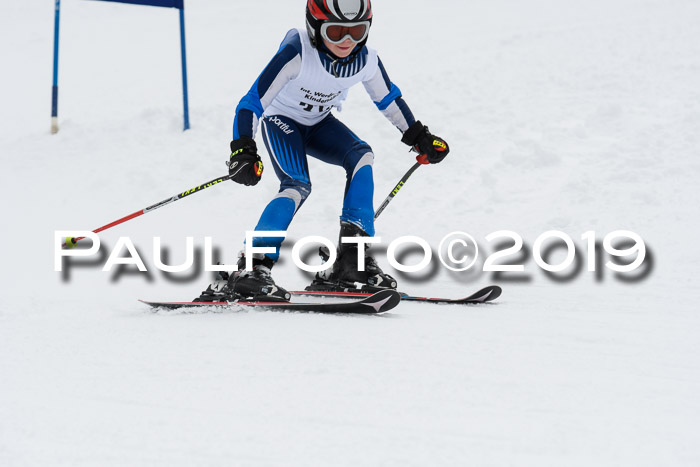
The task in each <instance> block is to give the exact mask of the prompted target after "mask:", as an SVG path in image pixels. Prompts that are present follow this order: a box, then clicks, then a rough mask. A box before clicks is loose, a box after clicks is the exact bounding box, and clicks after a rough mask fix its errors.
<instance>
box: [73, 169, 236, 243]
mask: <svg viewBox="0 0 700 467" xmlns="http://www.w3.org/2000/svg"><path fill="white" fill-rule="evenodd" d="M230 179H231V175H226V176H223V177H219V178H215V179H214V180H210V181H208V182H206V183H203V184H201V185H199V186H196V187H194V188H191V189H189V190H187V191H185V192H182V193H180V194H177V195H175V196H172V197H170V198H167V199H164V200H163V201H161V202H159V203H156V204H154V205H152V206H149V207H147V208H144V209H141V210H140V211H136V212H135V213H133V214H129V215H128V216H125V217H122V218H121V219H117V220H116V221H114V222H110V223H109V224H107V225H103V226H102V227H99V228H97V229H95V230H93V231H92V232H93V233H99V232H102V231H103V230H107V229H111V228H112V227H114V226H115V225H119V224H123V223H124V222H126V221H130V220H131V219H134V218H136V217H139V216H142V215H143V214H146V213H149V212H151V211H155V210H156V209H158V208H162V207H163V206H166V205H168V204H170V203H174V202H175V201H178V200H181V199H182V198H185V197H187V196H190V195H193V194H195V193H199V192H200V191H202V190H206V189H207V188H209V187H212V186H214V185H218V184H219V183H221V182H224V181H226V180H230ZM84 238H85V237H78V238H73V237H69V238H66V242H65V243H63V245H62V248H65V247H66V246H68V248H73V247H74V246H75V244H76V243H78V242H79V241H80V240H82V239H84Z"/></svg>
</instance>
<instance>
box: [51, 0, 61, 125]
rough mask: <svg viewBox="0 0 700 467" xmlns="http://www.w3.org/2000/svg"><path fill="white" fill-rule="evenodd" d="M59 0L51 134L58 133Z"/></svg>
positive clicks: (54, 42) (54, 49)
mask: <svg viewBox="0 0 700 467" xmlns="http://www.w3.org/2000/svg"><path fill="white" fill-rule="evenodd" d="M60 14H61V0H56V15H55V20H54V29H53V31H54V32H53V87H52V88H51V134H56V133H58V25H59V21H58V20H59V17H60Z"/></svg>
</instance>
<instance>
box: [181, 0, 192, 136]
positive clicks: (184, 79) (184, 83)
mask: <svg viewBox="0 0 700 467" xmlns="http://www.w3.org/2000/svg"><path fill="white" fill-rule="evenodd" d="M180 48H181V49H182V100H183V104H184V107H185V129H184V130H183V131H185V130H189V129H190V108H189V103H188V99H187V57H186V53H185V5H184V2H183V5H182V9H181V10H180Z"/></svg>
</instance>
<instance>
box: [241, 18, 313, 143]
mask: <svg viewBox="0 0 700 467" xmlns="http://www.w3.org/2000/svg"><path fill="white" fill-rule="evenodd" d="M301 50H302V49H301V39H300V38H299V33H298V32H297V31H296V30H291V31H289V32H288V33H287V36H286V37H285V38H284V40H283V41H282V44H280V48H279V50H278V51H277V53H276V54H275V56H274V57H272V60H270V63H268V64H267V66H266V67H265V69H264V70H263V71H262V73H260V76H258V79H257V80H255V83H253V86H252V87H251V88H250V91H248V94H246V95H245V96H243V99H241V100H240V102H239V103H238V107H236V118H235V119H234V121H233V139H238V138H240V137H241V136H248V137H250V138H255V134H256V133H257V130H258V121H259V119H260V117H262V115H263V112H264V111H265V109H266V108H267V106H269V105H270V103H271V102H272V101H273V100H274V98H275V96H277V94H279V92H280V91H281V90H282V88H284V86H285V85H286V84H287V83H288V82H289V81H290V80H292V79H294V78H296V77H297V76H298V75H299V72H300V71H301Z"/></svg>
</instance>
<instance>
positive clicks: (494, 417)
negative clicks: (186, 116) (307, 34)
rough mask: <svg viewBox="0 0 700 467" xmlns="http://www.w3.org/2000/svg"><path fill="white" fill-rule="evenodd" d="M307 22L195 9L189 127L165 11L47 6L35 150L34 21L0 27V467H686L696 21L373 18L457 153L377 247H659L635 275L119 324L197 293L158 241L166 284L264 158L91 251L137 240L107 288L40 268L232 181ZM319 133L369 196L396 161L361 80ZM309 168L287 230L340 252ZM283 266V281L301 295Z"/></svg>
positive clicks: (582, 4)
mask: <svg viewBox="0 0 700 467" xmlns="http://www.w3.org/2000/svg"><path fill="white" fill-rule="evenodd" d="M303 3H304V2H302V1H295V2H291V1H288V0H285V1H283V0H276V1H270V2H265V4H264V5H262V4H261V3H260V2H231V1H224V0H208V1H206V2H187V15H186V16H187V18H186V19H187V41H188V45H187V46H188V60H189V69H188V71H189V80H190V103H191V120H192V129H191V130H190V131H188V132H184V133H183V132H182V131H181V127H182V117H181V112H182V106H181V87H180V86H181V82H180V75H179V72H180V71H179V66H180V64H179V47H178V42H177V40H178V38H177V36H178V23H177V14H176V12H175V11H173V10H163V9H159V8H151V7H138V6H131V5H120V4H111V3H103V2H82V1H77V0H67V1H64V2H63V5H62V23H61V61H60V83H59V84H60V102H59V118H60V127H61V130H60V132H59V134H57V135H55V136H51V135H50V134H49V131H48V130H49V111H50V105H49V104H50V84H51V63H52V46H53V9H52V7H51V2H38V1H22V2H18V1H15V2H5V4H4V5H3V12H4V14H3V15H2V17H0V48H1V51H2V58H3V73H2V74H0V93H2V99H1V102H2V103H3V105H2V108H3V111H2V113H1V114H0V148H1V150H2V169H1V171H0V177H1V179H0V181H1V182H2V185H1V186H2V188H3V195H4V197H3V200H2V212H3V216H2V217H3V225H4V226H5V228H4V230H5V235H6V237H5V244H4V245H5V248H4V249H3V253H2V255H3V256H2V258H3V265H4V267H3V268H2V269H1V270H0V283H1V284H2V293H1V294H0V465H3V466H23V465H41V466H45V465H52V466H63V465H66V466H67V465H70V466H75V465H99V466H108V465H129V466H140V465H168V466H175V465H183V466H185V465H187V466H189V465H227V466H230V465H235V466H268V465H269V466H273V465H274V466H277V465H285V466H294V465H299V466H308V465H335V466H357V465H372V466H380V465H381V466H412V465H415V466H425V465H445V466H447V465H449V466H452V465H479V466H506V465H517V466H542V465H556V466H561V465H567V466H579V465H580V466H591V465H596V466H622V465H624V466H659V465H665V466H666V465H673V466H696V465H700V447H699V445H698V441H697V440H698V432H700V396H699V395H700V371H699V370H700V368H699V367H700V345H699V342H700V338H699V333H700V318H699V317H698V312H697V309H696V308H697V307H696V306H693V301H694V300H696V299H697V297H698V291H699V287H698V281H697V279H696V274H697V271H698V266H700V261H699V258H700V255H699V254H698V253H699V252H698V248H697V231H698V230H697V229H698V224H699V219H700V216H699V214H700V212H699V210H698V202H697V198H698V197H697V177H698V175H699V174H700V159H699V158H698V149H697V148H698V145H700V131H699V130H700V87H699V86H698V84H697V83H699V82H700V29H699V28H698V24H699V20H700V4H699V3H698V2H696V1H693V0H663V1H657V0H587V1H583V0H556V1H555V0H519V1H514V0H489V1H485V0H472V1H468V2H456V1H454V0H452V1H447V0H433V1H431V2H429V3H428V2H420V1H416V0H404V1H399V0H384V1H379V0H377V1H375V2H374V12H375V24H374V26H373V29H372V34H371V37H370V42H371V44H372V45H374V46H375V47H377V48H378V49H379V50H380V54H381V57H382V59H383V61H384V62H385V64H386V66H387V69H388V71H389V73H390V76H391V77H392V78H393V81H394V82H396V83H397V84H398V85H399V86H400V88H401V89H402V91H403V93H404V96H405V98H406V100H407V102H408V103H409V105H410V106H411V107H412V109H413V111H414V112H415V114H416V115H417V117H418V118H419V119H421V120H422V121H423V122H425V123H427V124H428V125H429V126H430V128H431V129H432V130H433V131H434V132H435V133H437V134H439V135H441V136H443V137H444V138H445V139H446V140H447V141H448V142H449V143H450V145H451V148H452V154H451V155H450V157H449V158H448V159H446V160H445V162H444V163H442V164H440V165H438V166H430V167H422V168H421V169H420V170H419V171H418V172H416V173H415V174H414V176H413V177H412V178H411V180H410V181H409V182H408V183H407V185H406V186H405V188H404V189H403V190H402V191H401V193H400V194H399V195H398V196H397V197H396V199H395V200H394V201H393V202H392V204H391V205H390V206H389V208H388V209H387V211H386V212H385V213H384V214H382V217H381V218H380V219H379V220H378V222H377V229H378V234H379V235H381V236H382V237H383V238H384V239H385V245H386V244H387V243H388V242H389V241H391V240H393V239H396V238H398V237H400V236H402V235H417V236H421V237H423V238H425V239H427V240H428V241H429V242H430V244H431V245H432V246H433V247H437V245H438V244H439V242H440V240H441V239H442V238H443V237H444V236H445V235H446V234H448V233H450V232H453V231H456V230H463V231H466V232H469V233H470V234H472V235H473V236H475V237H476V238H477V239H478V241H479V243H480V245H481V246H482V247H484V248H485V250H486V251H489V248H490V247H491V245H489V244H488V242H486V241H485V240H484V237H485V236H486V235H488V234H489V233H491V232H494V231H497V230H502V229H509V230H514V231H516V232H518V233H520V234H521V235H522V236H523V238H524V239H525V242H526V244H527V245H528V246H530V247H531V246H532V244H533V242H534V240H535V239H536V238H537V236H538V235H539V234H541V233H543V232H545V231H548V230H552V229H556V230H561V231H564V232H566V233H568V234H569V235H571V236H572V238H573V239H574V240H575V241H576V243H577V244H578V245H580V246H584V242H583V241H582V240H581V235H582V234H583V233H584V232H587V231H591V230H592V231H595V232H596V234H597V237H598V238H599V239H602V237H603V236H604V235H605V234H607V233H608V232H611V231H614V230H619V229H627V230H632V231H634V232H636V233H638V234H639V235H641V236H642V237H643V238H644V240H645V241H646V243H647V244H648V246H649V248H650V250H651V252H652V253H653V258H652V259H653V262H651V263H650V262H648V263H647V264H648V265H649V264H653V267H651V268H650V269H649V270H650V273H649V274H648V276H647V277H646V279H645V280H640V281H635V282H631V283H629V282H623V281H621V280H620V279H619V278H616V277H615V275H614V274H613V273H612V272H610V271H607V270H604V272H603V273H602V275H601V277H600V278H599V279H600V280H596V275H595V274H593V273H589V272H587V271H586V270H585V268H584V270H583V271H582V272H580V273H578V275H575V276H574V278H573V279H572V280H569V281H564V282H557V281H553V280H552V279H550V278H548V277H546V276H545V275H544V274H543V273H542V272H541V271H540V270H539V269H538V268H537V267H536V265H535V264H534V262H533V260H532V259H531V258H530V259H529V260H528V261H527V262H526V263H525V265H526V274H527V275H528V276H529V280H526V281H523V280H519V281H512V280H511V281H506V280H503V279H504V278H502V277H501V278H494V277H493V275H492V274H486V273H481V274H453V273H448V271H447V270H446V269H445V268H444V267H442V266H438V267H437V268H436V269H435V270H433V273H432V274H431V275H429V277H427V279H426V278H425V277H423V279H422V280H420V279H419V278H416V277H403V278H402V279H401V287H402V288H403V289H405V290H409V291H411V292H414V293H416V294H431V295H438V296H440V295H441V296H450V297H457V296H462V295H466V294H468V293H470V292H471V291H473V290H475V289H476V288H478V287H480V286H482V285H486V284H490V283H494V282H495V283H499V284H501V285H502V286H503V288H504V294H503V296H502V297H501V298H500V299H499V300H498V304H495V305H491V306H483V307H471V308H457V307H450V306H430V305H421V304H410V303H402V304H401V305H400V306H399V308H397V309H396V310H395V311H393V312H391V313H389V314H386V315H383V316H378V317H349V316H325V315H314V314H294V313H273V312H226V313H198V314H188V313H161V312H159V313H153V312H152V311H149V310H148V309H147V308H146V307H145V305H141V304H139V303H138V302H136V299H137V298H146V299H152V300H159V299H164V300H173V299H175V300H183V299H191V298H192V297H194V296H195V295H197V293H198V292H199V291H200V290H202V289H203V288H204V287H205V286H206V283H207V281H208V279H209V277H208V275H204V274H200V275H199V276H197V277H196V278H194V279H192V280H183V281H180V282H176V281H174V280H172V278H171V279H168V278H166V277H165V276H164V275H163V274H161V273H160V272H158V271H156V270H155V269H154V267H153V264H154V263H153V258H152V255H153V247H152V245H151V242H152V238H153V237H155V236H160V237H162V239H163V244H164V245H166V246H167V247H168V248H169V249H170V250H171V252H172V254H171V258H170V260H171V261H170V262H171V263H173V264H177V263H179V262H182V261H183V260H184V256H185V252H184V244H185V237H186V236H192V237H194V238H195V244H196V245H197V246H198V247H201V246H202V245H203V239H204V237H206V236H210V237H212V238H213V239H214V244H215V245H216V246H217V247H218V248H219V249H220V250H221V253H222V256H223V259H225V260H228V261H229V262H231V261H233V260H234V258H235V254H236V252H237V251H238V249H239V248H240V246H241V241H242V239H243V232H244V231H245V230H247V229H251V228H253V227H254V225H255V222H256V220H257V217H258V215H259V213H260V211H261V209H262V207H263V206H264V204H265V203H266V201H267V200H268V199H269V198H270V197H271V196H272V195H273V194H274V193H275V192H276V189H277V187H276V179H275V177H274V175H273V173H272V170H270V168H269V164H268V172H267V173H266V174H265V176H264V178H263V181H262V182H261V183H260V184H259V185H258V186H257V187H255V188H246V187H242V186H238V185H235V184H233V183H228V184H225V185H224V186H220V187H215V188H212V189H210V190H206V191H204V192H202V193H200V194H197V195H194V196H193V197H191V198H188V199H186V200H182V201H179V202H178V203H176V204H173V205H171V206H168V207H164V208H162V209H160V210H158V211H155V212H153V213H150V214H148V215H147V216H143V217H141V218H139V219H136V220H133V221H131V222H129V223H126V224H123V225H121V226H119V227H115V228H114V229H111V230H109V231H107V232H105V233H104V234H103V235H102V236H101V239H102V241H103V242H104V244H105V246H106V247H108V246H114V245H115V244H116V242H117V240H118V238H119V237H120V236H128V237H130V238H131V239H132V240H133V241H134V243H135V244H136V245H137V247H138V248H139V250H140V251H141V252H142V253H143V256H144V261H145V262H146V264H147V265H148V266H149V269H150V271H151V272H150V274H149V275H145V274H124V275H121V276H118V277H115V276H114V274H113V273H106V272H102V271H101V265H102V264H104V258H102V261H101V262H99V261H98V262H96V264H94V265H92V266H90V267H75V268H72V269H71V271H70V278H69V279H68V280H64V279H63V277H62V275H61V274H60V273H57V272H55V271H54V269H53V255H54V248H55V244H54V231H56V230H67V229H81V230H82V229H84V230H91V229H94V228H97V227H99V226H101V225H103V224H106V223H108V222H111V221H112V220H114V219H117V218H120V217H122V216H124V215H127V214H130V213H132V212H134V211H137V210H139V209H142V208H144V207H146V206H149V205H150V204H153V203H155V202H157V201H160V200H162V199H165V198H167V197H169V196H171V195H173V194H175V193H178V192H180V191H184V190H185V189H187V188H190V187H191V186H194V185H197V184H199V183H201V182H203V181H206V180H209V179H211V178H214V177H216V176H218V175H220V174H223V173H225V167H224V161H225V160H226V159H227V157H228V152H227V151H228V149H227V148H228V142H229V138H230V133H231V123H232V119H233V111H234V108H235V105H236V103H237V101H238V99H239V98H240V97H241V96H242V95H243V94H244V93H245V92H246V91H247V89H248V88H249V87H250V85H251V83H252V82H253V80H254V79H255V77H256V76H257V74H258V73H259V71H260V70H261V69H262V67H264V66H265V64H266V63H267V61H268V60H269V59H270V57H271V55H272V54H273V53H274V52H275V51H276V49H277V46H278V44H279V42H280V40H281V39H282V37H283V36H284V34H285V32H286V31H287V30H288V29H289V28H291V27H294V26H299V25H302V24H303ZM426 5H429V7H426ZM339 116H340V118H341V119H342V120H343V121H344V122H346V123H347V124H348V125H349V126H350V127H351V128H353V129H354V130H355V131H356V132H357V133H358V134H359V135H360V136H361V137H363V138H364V139H366V140H367V141H368V142H369V143H370V144H371V145H372V146H373V148H374V150H375V154H376V163H375V178H376V185H377V190H376V193H375V202H376V203H377V204H378V203H380V202H381V201H382V200H383V199H384V196H385V195H386V194H387V193H388V192H389V191H390V190H391V189H392V188H393V186H394V184H395V183H396V181H397V180H398V179H399V178H400V177H401V175H403V173H404V172H405V171H406V170H407V169H408V168H409V167H410V165H411V163H412V158H411V156H410V155H409V154H408V153H407V152H406V148H405V147H404V146H403V145H402V144H401V143H400V142H399V141H398V139H399V135H398V133H397V132H396V130H395V129H394V128H393V127H392V126H391V124H389V123H388V122H386V121H385V120H384V118H383V117H382V116H381V114H380V113H379V112H377V111H376V109H375V108H374V106H373V104H372V103H371V102H370V101H369V99H368V98H367V96H366V94H365V92H364V90H363V89H362V88H361V87H360V88H358V89H356V90H355V91H354V92H352V93H351V95H350V98H349V100H348V102H347V104H346V106H345V109H344V111H343V112H342V113H341V114H339ZM261 143H262V142H260V146H261V147H262V144H261ZM311 173H312V179H313V181H314V182H315V184H314V193H313V194H312V196H311V197H310V199H309V200H308V202H307V204H306V205H305V206H304V207H303V208H302V210H301V211H300V213H299V215H298V217H297V219H296V220H295V223H294V224H293V225H292V228H291V229H290V232H289V236H290V238H292V239H300V238H302V237H304V236H306V235H323V236H325V237H327V238H329V239H334V238H335V237H336V235H337V216H338V214H339V209H340V202H341V198H342V191H343V184H344V180H343V173H342V170H340V169H336V168H333V167H325V166H323V165H322V164H320V163H318V162H317V161H313V160H312V161H311ZM106 253H109V251H107V252H106ZM289 256H290V248H289V247H287V248H286V249H285V252H284V257H285V260H284V261H282V262H281V263H280V264H279V265H278V266H277V267H276V268H275V277H276V279H277V281H278V282H279V283H280V284H282V285H284V286H286V287H288V288H290V289H293V288H302V287H303V286H304V285H305V284H306V282H307V281H308V277H307V276H304V275H303V274H301V273H300V272H299V271H298V270H297V269H296V267H295V266H294V265H293V264H292V262H291V261H289V259H288V258H289ZM378 257H379V259H380V262H381V263H382V265H383V266H385V270H387V271H391V268H390V267H389V266H388V264H387V261H386V257H385V256H384V255H382V254H381V249H380V250H379V251H378ZM482 259H483V258H482ZM604 259H605V260H607V258H604ZM129 271H132V270H129Z"/></svg>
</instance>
